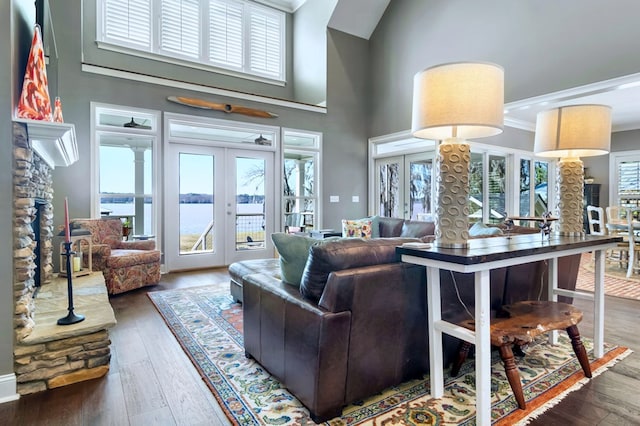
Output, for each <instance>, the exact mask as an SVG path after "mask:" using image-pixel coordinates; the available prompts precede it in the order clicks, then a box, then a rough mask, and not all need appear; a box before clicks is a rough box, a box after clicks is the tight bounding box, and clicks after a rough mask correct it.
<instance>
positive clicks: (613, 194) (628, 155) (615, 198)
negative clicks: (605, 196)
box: [609, 150, 640, 206]
mask: <svg viewBox="0 0 640 426" xmlns="http://www.w3.org/2000/svg"><path fill="white" fill-rule="evenodd" d="M625 160H626V161H629V160H631V161H640V150H634V151H620V152H612V153H611V154H610V155H609V205H610V206H617V205H619V204H620V196H619V194H618V163H619V162H621V161H625Z"/></svg>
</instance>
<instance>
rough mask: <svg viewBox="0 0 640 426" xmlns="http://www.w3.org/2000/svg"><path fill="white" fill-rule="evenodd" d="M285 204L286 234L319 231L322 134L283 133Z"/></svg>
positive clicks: (284, 223)
mask: <svg viewBox="0 0 640 426" xmlns="http://www.w3.org/2000/svg"><path fill="white" fill-rule="evenodd" d="M282 133H283V141H284V153H283V155H284V158H283V166H284V167H283V175H282V177H283V180H282V195H283V197H282V201H283V212H284V218H283V219H284V222H283V226H284V229H285V231H289V232H293V231H302V230H305V231H309V230H311V229H319V226H320V225H319V223H318V219H319V217H320V216H319V214H320V213H319V210H320V205H319V200H318V194H319V193H320V190H319V188H318V186H319V183H320V182H319V181H318V179H317V176H318V170H320V164H319V161H320V144H321V138H322V135H321V134H320V133H314V132H307V131H301V130H291V129H285V130H283V132H282Z"/></svg>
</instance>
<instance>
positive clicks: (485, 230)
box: [469, 222, 502, 237]
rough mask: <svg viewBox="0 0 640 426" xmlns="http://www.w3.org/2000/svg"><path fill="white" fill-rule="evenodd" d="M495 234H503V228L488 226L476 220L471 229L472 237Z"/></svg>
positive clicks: (470, 234)
mask: <svg viewBox="0 0 640 426" xmlns="http://www.w3.org/2000/svg"><path fill="white" fill-rule="evenodd" d="M494 235H502V230H501V229H500V228H497V227H495V226H487V225H485V224H484V223H482V222H476V223H474V224H473V226H472V227H471V228H470V229H469V236H470V237H490V236H494Z"/></svg>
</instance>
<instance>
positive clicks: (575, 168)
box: [557, 158, 584, 236]
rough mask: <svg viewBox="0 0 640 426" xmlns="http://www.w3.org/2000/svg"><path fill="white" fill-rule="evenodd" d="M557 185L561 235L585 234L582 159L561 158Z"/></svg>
mask: <svg viewBox="0 0 640 426" xmlns="http://www.w3.org/2000/svg"><path fill="white" fill-rule="evenodd" d="M557 185H558V187H557V189H558V191H557V192H558V218H559V220H558V228H559V232H560V235H565V236H580V235H583V234H584V228H583V216H582V214H583V201H582V199H583V193H584V164H583V163H582V160H580V159H579V158H563V159H560V161H559V162H558V179H557Z"/></svg>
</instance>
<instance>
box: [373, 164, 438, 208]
mask: <svg viewBox="0 0 640 426" xmlns="http://www.w3.org/2000/svg"><path fill="white" fill-rule="evenodd" d="M433 163H434V159H433V153H427V154H413V155H400V156H396V157H386V158H379V159H377V160H376V161H375V168H376V176H375V179H376V184H375V188H376V192H375V196H376V197H377V200H378V201H377V206H376V212H375V214H377V215H380V216H387V217H399V218H404V219H412V220H416V219H417V220H428V219H430V218H431V216H432V210H431V209H432V194H433V185H432V175H433Z"/></svg>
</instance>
